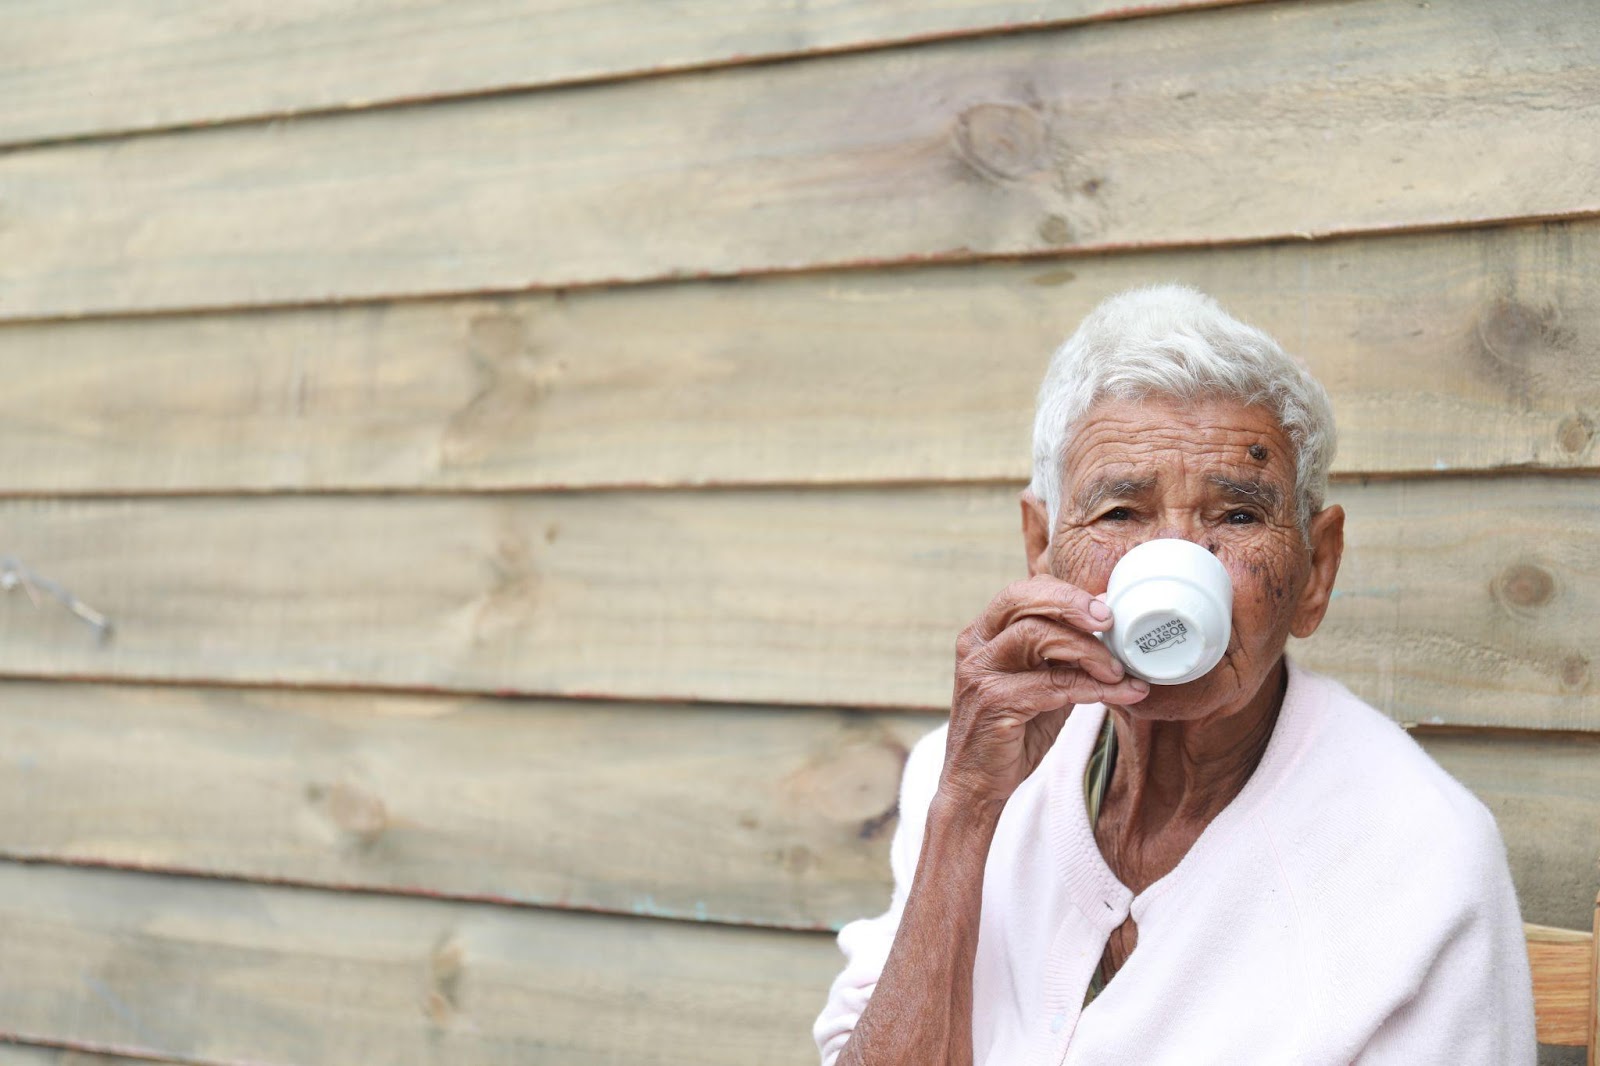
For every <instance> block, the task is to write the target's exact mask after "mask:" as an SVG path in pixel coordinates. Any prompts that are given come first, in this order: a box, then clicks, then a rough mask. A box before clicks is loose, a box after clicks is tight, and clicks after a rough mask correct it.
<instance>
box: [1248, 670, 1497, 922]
mask: <svg viewBox="0 0 1600 1066" xmlns="http://www.w3.org/2000/svg"><path fill="white" fill-rule="evenodd" d="M1302 680H1304V682H1305V683H1306V684H1305V686H1304V689H1303V692H1304V693H1305V694H1306V695H1307V696H1309V697H1313V698H1311V699H1309V700H1308V703H1307V709H1308V711H1309V717H1310V719H1311V720H1310V721H1309V722H1308V723H1306V724H1307V725H1308V728H1305V729H1304V730H1303V731H1302V741H1301V744H1300V745H1299V750H1298V751H1297V752H1296V753H1295V758H1294V759H1292V760H1291V765H1290V766H1289V768H1288V769H1286V770H1284V771H1283V772H1282V780H1281V781H1280V782H1279V786H1278V788H1277V789H1276V790H1275V792H1274V795H1273V798H1272V799H1271V800H1270V801H1269V802H1268V803H1267V804H1265V805H1264V809H1263V812H1262V821H1263V824H1264V825H1265V826H1266V827H1267V830H1268V832H1269V834H1270V835H1271V837H1272V838H1273V844H1274V847H1275V848H1276V849H1277V852H1278V854H1279V855H1280V857H1281V861H1282V862H1283V864H1284V874H1285V876H1286V877H1288V878H1289V879H1290V880H1291V882H1292V883H1293V884H1294V887H1295V891H1296V892H1297V894H1298V895H1299V896H1300V898H1301V899H1302V900H1303V901H1304V902H1307V903H1308V904H1309V905H1310V906H1309V908H1308V909H1309V910H1310V911H1311V912H1312V913H1313V914H1315V915H1319V916H1320V918H1317V919H1313V920H1314V921H1318V922H1320V921H1323V920H1325V921H1326V922H1327V923H1329V924H1330V925H1331V926H1334V927H1343V929H1342V930H1341V935H1343V934H1347V933H1349V932H1350V931H1351V930H1353V929H1356V928H1364V929H1366V930H1369V931H1371V932H1373V933H1374V934H1375V935H1377V936H1379V937H1380V938H1383V937H1397V936H1398V937H1406V936H1411V937H1415V938H1418V940H1421V941H1433V942H1436V943H1437V942H1438V941H1439V939H1440V938H1442V937H1447V936H1449V935H1450V934H1451V930H1452V929H1454V928H1457V927H1458V926H1459V925H1460V923H1461V922H1462V921H1463V920H1467V919H1468V918H1469V916H1471V915H1474V914H1483V913H1485V912H1486V911H1487V912H1495V913H1503V912H1504V910H1505V907H1504V903H1505V896H1506V893H1507V892H1508V891H1509V890H1510V871H1509V865H1508V863H1507V861H1506V853H1505V845H1504V843H1503V842H1502V840H1501V838H1500V832H1499V829H1498V827H1497V826H1496V825H1495V820H1494V816H1493V814H1491V813H1490V811H1489V809H1488V808H1487V807H1486V806H1484V804H1483V802H1482V801H1481V800H1479V799H1478V798H1477V797H1476V796H1474V795H1473V794H1472V792H1471V791H1469V790H1468V789H1467V788H1466V786H1464V785H1462V784H1461V783H1460V782H1459V781H1457V780H1456V779H1455V778H1453V777H1451V776H1450V774H1449V773H1448V772H1446V771H1445V770H1444V768H1443V767H1441V766H1440V765H1439V764H1438V763H1436V762H1434V760H1433V759H1432V757H1431V756H1429V755H1428V753H1427V752H1426V751H1424V750H1423V749H1422V747H1421V745H1419V744H1418V743H1417V742H1416V741H1415V740H1413V739H1412V738H1411V737H1410V736H1409V735H1408V734H1407V733H1406V731H1405V730H1404V729H1402V728H1401V727H1400V726H1399V725H1398V724H1396V723H1395V722H1394V721H1392V720H1391V719H1389V718H1388V717H1387V716H1385V715H1384V714H1383V713H1382V712H1380V711H1378V710H1377V709H1375V708H1373V707H1371V706H1370V705H1368V704H1367V703H1366V702H1364V701H1363V700H1361V699H1359V698H1358V697H1357V696H1355V695H1354V694H1353V693H1351V692H1350V691H1349V689H1347V688H1345V687H1344V686H1343V685H1341V684H1339V683H1338V682H1336V681H1334V680H1333V679H1331V678H1327V677H1322V676H1320V675H1314V674H1307V676H1304V677H1303V679H1302ZM1513 900H1514V897H1513ZM1379 915H1382V918H1381V919H1379V918H1378V917H1377V916H1379ZM1308 917H1309V916H1308ZM1509 918H1510V920H1511V921H1513V922H1514V921H1515V920H1516V914H1515V905H1514V903H1513V905H1512V907H1511V913H1510V916H1509ZM1324 931H1325V932H1333V930H1332V929H1329V928H1325V929H1324ZM1518 932H1519V933H1520V926H1519V927H1518ZM1355 939H1357V940H1363V939H1366V938H1365V937H1364V936H1362V935H1360V934H1357V935H1356V937H1355ZM1369 946H1371V945H1369Z"/></svg>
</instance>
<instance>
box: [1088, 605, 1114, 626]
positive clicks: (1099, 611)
mask: <svg viewBox="0 0 1600 1066" xmlns="http://www.w3.org/2000/svg"><path fill="white" fill-rule="evenodd" d="M1089 613H1090V614H1092V615H1094V617H1095V618H1097V619H1099V620H1100V621H1102V622H1109V621H1111V608H1109V607H1107V606H1106V603H1105V601H1104V600H1090V601H1089Z"/></svg>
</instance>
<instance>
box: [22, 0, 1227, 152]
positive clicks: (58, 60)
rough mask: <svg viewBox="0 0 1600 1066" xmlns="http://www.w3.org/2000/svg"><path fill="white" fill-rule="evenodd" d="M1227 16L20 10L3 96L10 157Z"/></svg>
mask: <svg viewBox="0 0 1600 1066" xmlns="http://www.w3.org/2000/svg"><path fill="white" fill-rule="evenodd" d="M1217 2H1218V0H1153V2H1146V3H1140V4H1129V3H1125V2H1117V0H1043V2H1040V0H1033V2H1028V0H943V2H941V3H939V4H927V3H922V2H917V0H874V2H872V3H860V2H858V0H823V2H821V3H817V2H811V3H806V4H799V5H797V4H793V3H784V2H780V0H765V2H759V3H752V2H750V0H695V2H693V3H674V4H662V3H659V2H657V0H609V2H606V3H595V2H592V0H591V2H587V3H572V2H571V0H408V2H404V3H393V2H391V3H386V4H381V5H377V6H366V7H351V6H350V5H349V4H340V3H336V2H333V0H297V2H295V3H282V4H275V5H272V6H270V7H268V6H266V5H263V4H260V3H255V2H252V0H213V2H211V3H205V4H196V3H190V2H182V0H179V2H170V0H169V2H164V3H145V4H141V5H140V6H139V7H138V8H137V9H130V8H119V7H116V6H107V5H105V4H98V3H94V2H92V0H38V2H34V3H10V4H7V5H6V7H5V8H4V10H3V11H0V99H4V100H6V102H7V107H6V109H5V110H4V112H0V144H5V143H12V144H14V143H18V142H27V141H36V140H42V139H52V138H63V137H81V136H87V135H95V134H110V133H117V132H123V131H131V130H147V129H159V128H162V127H171V126H177V125H185V124H193V123H208V122H218V121H228V120H238V119H241V118H248V117H254V116H284V115H292V114H296V113H301V112H306V111H317V110H328V109H338V108H368V107H374V106H382V105H384V104H386V103H393V102H396V101H408V100H421V99H438V98H440V97H448V96H456V95H462V94H467V93H481V92H488V91H503V90H506V89H513V88H533V87H537V86H544V85H554V84H561V83H571V82H575V81H586V80H594V79H597V78H608V77H626V76H630V75H638V74H643V73H660V72H663V71H668V70H683V69H686V68H694V67H703V66H708V65H715V64H719V63H738V62H747V61H750V60H755V59H772V58H777V57H782V56H795V55H814V54H816V53H819V52H826V51H830V50H838V49H852V48H862V47H872V46H880V45H883V44H889V43H895V42H905V41H915V40H919V39H926V38H928V37H936V36H945V35H960V34H967V33H983V32H989V31H995V30H1005V29H1017V28H1024V27H1029V26H1041V25H1049V24H1058V23H1066V22H1073V21H1078V20H1084V19H1097V18H1114V17H1119V16H1123V15H1126V14H1146V13H1151V12H1156V11H1161V10H1176V9H1179V8H1185V7H1204V6H1210V5H1211V4H1213V3H1217ZM1234 2H1237V0H1234Z"/></svg>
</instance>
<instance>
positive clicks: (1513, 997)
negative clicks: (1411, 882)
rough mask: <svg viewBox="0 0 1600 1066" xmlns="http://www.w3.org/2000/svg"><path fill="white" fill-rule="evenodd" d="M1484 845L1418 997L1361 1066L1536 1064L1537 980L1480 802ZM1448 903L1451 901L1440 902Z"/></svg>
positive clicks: (1387, 1026)
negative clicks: (1533, 974)
mask: <svg viewBox="0 0 1600 1066" xmlns="http://www.w3.org/2000/svg"><path fill="white" fill-rule="evenodd" d="M1478 814H1479V818H1478V819H1476V822H1477V831H1476V832H1475V833H1474V834H1472V836H1473V838H1474V840H1475V843H1476V847H1475V848H1474V849H1473V850H1474V853H1473V854H1472V855H1471V856H1470V857H1469V861H1468V862H1465V863H1463V864H1462V866H1461V867H1460V868H1459V869H1458V870H1457V871H1456V872H1457V874H1458V877H1459V879H1460V882H1461V883H1460V884H1458V886H1457V891H1456V892H1455V893H1454V894H1453V895H1454V898H1455V899H1459V900H1461V903H1460V904H1459V905H1458V906H1456V907H1455V908H1454V911H1453V913H1452V914H1450V916H1449V920H1448V921H1447V922H1446V923H1444V924H1443V926H1442V927H1441V928H1442V935H1441V936H1440V937H1439V940H1438V946H1437V951H1436V953H1435V954H1434V955H1433V958H1432V960H1431V963H1430V965H1429V966H1428V968H1427V970H1426V972H1425V975H1424V976H1423V978H1422V980H1421V981H1420V983H1419V984H1418V986H1417V989H1416V992H1415V994H1414V995H1413V996H1412V997H1411V998H1410V999H1409V1000H1408V1001H1407V1002H1406V1003H1404V1004H1403V1005H1402V1006H1400V1007H1399V1008H1398V1009H1397V1010H1395V1011H1394V1012H1393V1013H1392V1014H1391V1015H1389V1017H1388V1018H1386V1019H1385V1020H1384V1021H1383V1023H1382V1024H1381V1025H1380V1026H1379V1027H1378V1029H1377V1030H1376V1032H1374V1033H1373V1036H1372V1039H1371V1040H1370V1041H1369V1042H1368V1044H1367V1046H1366V1047H1365V1048H1364V1049H1363V1050H1362V1053H1361V1055H1360V1056H1359V1058H1358V1059H1357V1060H1356V1062H1357V1064H1358V1066H1388V1064H1391V1063H1392V1064H1397V1066H1398V1064H1402V1063H1403V1064H1406V1066H1427V1064H1433V1063H1437V1064H1439V1066H1533V1064H1534V1063H1535V1061H1536V1060H1537V1058H1538V1044H1537V1042H1536V1038H1535V1035H1534V1017H1533V979H1532V976H1531V975H1530V972H1529V969H1528V953H1527V945H1526V941H1525V940H1524V933H1523V929H1522V918H1521V914H1520V912H1519V910H1518V907H1517V896H1516V890H1515V888H1514V887H1513V886H1512V883H1511V871H1510V867H1509V865H1508V863H1507V861H1506V854H1505V845H1504V843H1503V842H1502V841H1501V839H1500V834H1499V831H1498V830H1497V829H1496V827H1495V824H1494V819H1493V816H1492V815H1490V814H1489V812H1488V811H1487V810H1486V809H1483V808H1481V807H1480V808H1478ZM1441 906H1449V904H1447V903H1445V902H1444V901H1443V900H1441Z"/></svg>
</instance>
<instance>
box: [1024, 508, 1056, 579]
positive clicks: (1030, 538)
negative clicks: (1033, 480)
mask: <svg viewBox="0 0 1600 1066" xmlns="http://www.w3.org/2000/svg"><path fill="white" fill-rule="evenodd" d="M1022 548H1023V551H1025V552H1026V553H1027V555H1028V576H1029V577H1033V576H1035V575H1036V574H1048V573H1049V572H1050V558H1049V556H1050V512H1049V510H1048V509H1046V507H1045V505H1044V501H1043V500H1041V499H1039V497H1037V496H1035V495H1034V494H1033V491H1032V490H1031V489H1023V490H1022Z"/></svg>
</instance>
